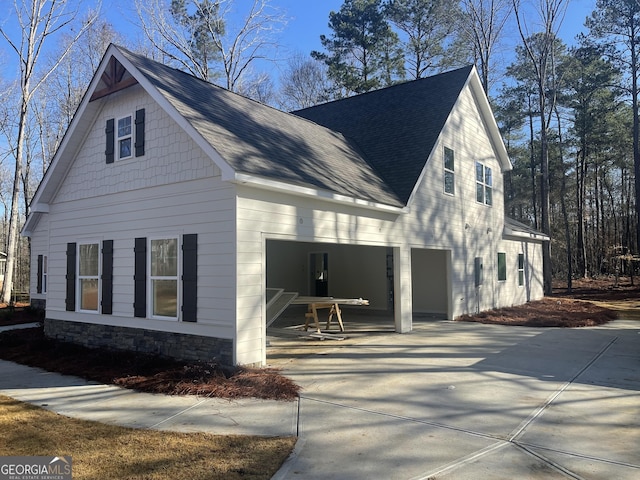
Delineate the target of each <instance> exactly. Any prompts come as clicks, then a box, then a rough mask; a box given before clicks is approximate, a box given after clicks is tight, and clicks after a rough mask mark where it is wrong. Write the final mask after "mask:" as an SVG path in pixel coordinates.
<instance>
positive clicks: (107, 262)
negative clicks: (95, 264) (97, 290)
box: [101, 240, 113, 315]
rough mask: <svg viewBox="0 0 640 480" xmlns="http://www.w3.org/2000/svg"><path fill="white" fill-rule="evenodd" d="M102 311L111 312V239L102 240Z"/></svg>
mask: <svg viewBox="0 0 640 480" xmlns="http://www.w3.org/2000/svg"><path fill="white" fill-rule="evenodd" d="M101 307H102V313H103V314H104V315H111V314H112V313H113V240H103V242H102V300H101Z"/></svg>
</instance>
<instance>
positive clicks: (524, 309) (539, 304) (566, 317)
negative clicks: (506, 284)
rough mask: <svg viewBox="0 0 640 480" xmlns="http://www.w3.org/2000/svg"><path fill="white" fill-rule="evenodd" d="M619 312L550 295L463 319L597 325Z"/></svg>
mask: <svg viewBox="0 0 640 480" xmlns="http://www.w3.org/2000/svg"><path fill="white" fill-rule="evenodd" d="M616 318H618V314H617V313H616V312H615V311H613V310H610V309H608V308H605V307H600V306H598V305H594V304H593V303H589V302H585V301H580V300H573V299H569V298H559V297H556V298H554V297H547V298H544V299H542V300H536V301H533V302H529V303H527V304H525V305H521V306H517V307H507V308H498V309H495V310H489V311H486V312H481V313H478V314H475V315H462V316H460V317H458V318H456V320H457V321H459V322H478V323H493V324H500V325H513V326H522V327H567V328H575V327H594V326H596V325H602V324H604V323H607V322H611V321H612V320H615V319H616Z"/></svg>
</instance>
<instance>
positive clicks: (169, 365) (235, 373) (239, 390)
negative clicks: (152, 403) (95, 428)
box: [0, 327, 300, 401]
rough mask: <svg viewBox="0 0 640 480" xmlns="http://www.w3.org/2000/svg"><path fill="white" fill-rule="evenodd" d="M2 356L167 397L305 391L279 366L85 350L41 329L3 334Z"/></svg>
mask: <svg viewBox="0 0 640 480" xmlns="http://www.w3.org/2000/svg"><path fill="white" fill-rule="evenodd" d="M0 358H2V359H3V360H10V361H13V362H16V363H21V364H24V365H29V366H32V367H39V368H42V369H44V370H47V371H51V372H58V373H62V374H65V375H75V376H78V377H82V378H85V379H87V380H93V381H96V382H100V383H107V384H114V385H119V386H121V387H124V388H131V389H135V390H139V391H143V392H150V393H162V394H167V395H200V396H203V397H220V398H228V399H235V398H247V397H251V398H260V399H268V400H285V401H291V400H294V399H296V398H297V397H298V393H299V390H300V387H299V386H298V385H296V384H295V383H294V382H293V381H292V380H290V379H289V378H287V377H285V376H284V375H281V374H280V371H279V370H278V369H274V368H245V367H226V366H222V365H218V364H215V363H197V362H179V361H175V360H171V359H167V358H163V357H158V356H153V355H147V354H142V353H136V352H125V351H113V350H107V349H102V348H86V347H82V346H79V345H73V344H69V343H64V342H59V341H55V340H52V339H49V338H46V337H45V336H44V331H43V328H42V327H37V328H26V329H20V330H11V331H7V332H3V333H0Z"/></svg>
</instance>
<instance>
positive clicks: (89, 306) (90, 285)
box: [78, 243, 100, 312]
mask: <svg viewBox="0 0 640 480" xmlns="http://www.w3.org/2000/svg"><path fill="white" fill-rule="evenodd" d="M99 254H100V248H99V244H98V243H81V244H79V245H78V292H79V293H80V294H79V296H78V302H79V303H78V308H79V310H83V311H94V312H97V311H98V305H99V298H100V295H99V283H100V261H99Z"/></svg>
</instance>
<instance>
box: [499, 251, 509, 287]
mask: <svg viewBox="0 0 640 480" xmlns="http://www.w3.org/2000/svg"><path fill="white" fill-rule="evenodd" d="M506 280H507V254H506V253H503V252H499V253H498V281H499V282H504V281H506Z"/></svg>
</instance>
